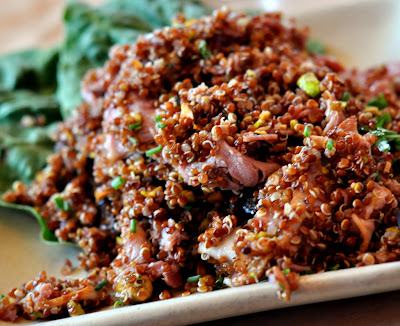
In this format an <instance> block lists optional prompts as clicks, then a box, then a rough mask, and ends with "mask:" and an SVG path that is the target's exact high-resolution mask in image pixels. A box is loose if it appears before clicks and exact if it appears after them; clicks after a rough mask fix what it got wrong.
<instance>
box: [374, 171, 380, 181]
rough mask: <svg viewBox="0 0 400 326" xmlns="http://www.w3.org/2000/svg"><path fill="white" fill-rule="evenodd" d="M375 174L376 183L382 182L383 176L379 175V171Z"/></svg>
mask: <svg viewBox="0 0 400 326" xmlns="http://www.w3.org/2000/svg"><path fill="white" fill-rule="evenodd" d="M375 174H376V177H375V181H376V182H381V174H380V173H379V171H378V170H375Z"/></svg>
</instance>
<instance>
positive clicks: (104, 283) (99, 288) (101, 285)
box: [94, 280, 108, 291]
mask: <svg viewBox="0 0 400 326" xmlns="http://www.w3.org/2000/svg"><path fill="white" fill-rule="evenodd" d="M107 284H108V281H107V280H104V281H101V282H100V283H99V284H97V285H96V287H95V288H94V290H95V291H100V290H101V289H102V288H104V287H105V286H106V285H107Z"/></svg>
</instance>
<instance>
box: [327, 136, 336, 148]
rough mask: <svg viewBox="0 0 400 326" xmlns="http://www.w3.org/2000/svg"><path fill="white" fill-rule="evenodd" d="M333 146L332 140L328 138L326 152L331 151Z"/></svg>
mask: <svg viewBox="0 0 400 326" xmlns="http://www.w3.org/2000/svg"><path fill="white" fill-rule="evenodd" d="M334 144H335V143H334V141H333V139H332V138H329V140H328V142H327V143H326V149H327V150H328V151H331V150H332V149H333V147H334Z"/></svg>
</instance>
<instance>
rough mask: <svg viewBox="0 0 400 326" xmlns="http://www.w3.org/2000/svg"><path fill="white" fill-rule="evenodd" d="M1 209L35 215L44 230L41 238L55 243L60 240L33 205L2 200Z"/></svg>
mask: <svg viewBox="0 0 400 326" xmlns="http://www.w3.org/2000/svg"><path fill="white" fill-rule="evenodd" d="M0 209H1V210H5V209H14V210H18V211H22V212H26V213H28V214H30V215H33V216H34V217H35V218H36V220H37V221H38V222H39V224H40V226H41V228H42V232H41V238H42V240H43V241H45V242H47V243H54V242H58V240H57V237H56V236H55V235H54V233H53V232H52V231H51V230H50V229H49V228H48V227H47V224H46V221H45V219H44V218H43V217H42V216H41V215H40V214H39V213H38V212H37V211H36V210H35V209H34V208H33V207H31V206H27V205H18V204H13V203H7V202H4V201H0Z"/></svg>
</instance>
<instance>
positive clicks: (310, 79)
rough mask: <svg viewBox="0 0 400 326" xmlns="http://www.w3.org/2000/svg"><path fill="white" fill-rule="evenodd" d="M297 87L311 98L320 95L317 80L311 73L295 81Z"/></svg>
mask: <svg viewBox="0 0 400 326" xmlns="http://www.w3.org/2000/svg"><path fill="white" fill-rule="evenodd" d="M297 86H299V87H300V88H301V89H302V90H303V91H304V92H305V93H306V94H307V95H309V96H311V97H316V96H318V95H319V94H320V93H321V91H320V89H319V80H318V78H317V76H315V74H314V73H313V72H307V73H305V74H303V75H301V76H300V78H299V79H298V80H297Z"/></svg>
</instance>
